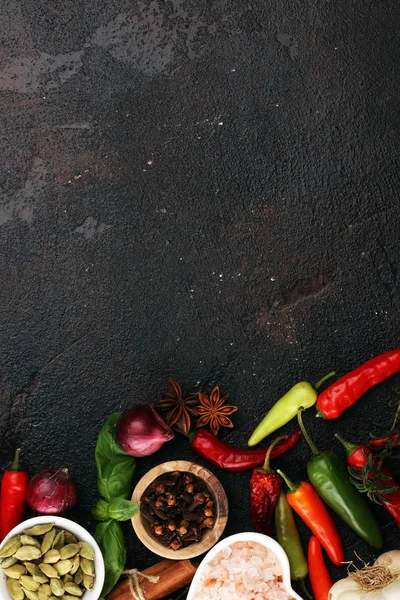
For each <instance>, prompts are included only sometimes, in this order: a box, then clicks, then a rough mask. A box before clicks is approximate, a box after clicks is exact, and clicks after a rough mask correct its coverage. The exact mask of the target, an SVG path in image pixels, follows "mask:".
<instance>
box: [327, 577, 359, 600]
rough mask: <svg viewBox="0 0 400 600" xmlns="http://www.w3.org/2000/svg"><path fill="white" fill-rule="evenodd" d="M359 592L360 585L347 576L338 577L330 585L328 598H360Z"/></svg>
mask: <svg viewBox="0 0 400 600" xmlns="http://www.w3.org/2000/svg"><path fill="white" fill-rule="evenodd" d="M361 592H362V589H361V587H360V586H359V585H358V583H357V582H356V581H354V579H353V578H352V577H351V576H349V577H346V578H345V579H340V580H339V581H337V582H336V583H335V584H334V585H333V586H332V587H331V589H330V590H329V596H328V600H360V598H361V596H360V594H361Z"/></svg>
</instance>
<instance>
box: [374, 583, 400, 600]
mask: <svg viewBox="0 0 400 600" xmlns="http://www.w3.org/2000/svg"><path fill="white" fill-rule="evenodd" d="M381 591H382V600H398V599H399V598H400V581H395V582H393V583H391V584H390V585H388V586H387V587H386V588H385V589H384V590H381ZM368 600H370V599H369V598H368Z"/></svg>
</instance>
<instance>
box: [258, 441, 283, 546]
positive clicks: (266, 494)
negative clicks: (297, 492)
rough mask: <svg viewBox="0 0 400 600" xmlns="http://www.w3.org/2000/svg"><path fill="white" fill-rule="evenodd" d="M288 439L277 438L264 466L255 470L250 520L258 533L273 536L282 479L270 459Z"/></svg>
mask: <svg viewBox="0 0 400 600" xmlns="http://www.w3.org/2000/svg"><path fill="white" fill-rule="evenodd" d="M284 439H287V435H286V436H284V435H281V436H280V437H278V438H276V440H274V441H273V442H272V444H271V445H270V447H269V448H268V452H267V454H266V456H265V461H264V465H263V466H262V468H260V469H254V471H253V473H252V474H251V479H250V519H251V523H252V525H253V527H254V529H255V530H256V531H257V533H264V534H265V535H271V533H272V517H273V514H274V510H275V506H276V503H277V502H278V497H279V492H280V491H281V478H280V477H279V475H278V474H277V473H275V472H274V471H273V470H272V469H271V465H270V462H269V459H270V457H271V452H272V451H273V449H274V448H275V446H276V444H277V443H279V442H280V441H281V440H284Z"/></svg>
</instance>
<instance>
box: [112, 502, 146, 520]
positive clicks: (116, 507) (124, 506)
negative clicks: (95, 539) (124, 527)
mask: <svg viewBox="0 0 400 600" xmlns="http://www.w3.org/2000/svg"><path fill="white" fill-rule="evenodd" d="M138 508H139V507H138V505H137V504H135V503H134V502H131V501H130V500H125V499H124V498H112V499H111V500H110V502H109V503H108V516H109V518H110V519H115V520H116V521H128V519H131V518H132V517H133V515H136V513H137V511H138Z"/></svg>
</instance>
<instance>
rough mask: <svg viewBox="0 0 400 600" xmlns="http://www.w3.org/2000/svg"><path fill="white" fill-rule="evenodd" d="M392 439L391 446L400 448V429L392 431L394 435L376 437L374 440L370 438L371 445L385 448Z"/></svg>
mask: <svg viewBox="0 0 400 600" xmlns="http://www.w3.org/2000/svg"><path fill="white" fill-rule="evenodd" d="M389 440H390V446H391V447H392V448H400V431H396V432H395V433H392V435H390V436H389V435H385V436H384V437H381V438H375V439H373V440H369V443H370V446H373V447H374V448H383V447H384V446H386V444H387V442H388V441H389Z"/></svg>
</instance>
